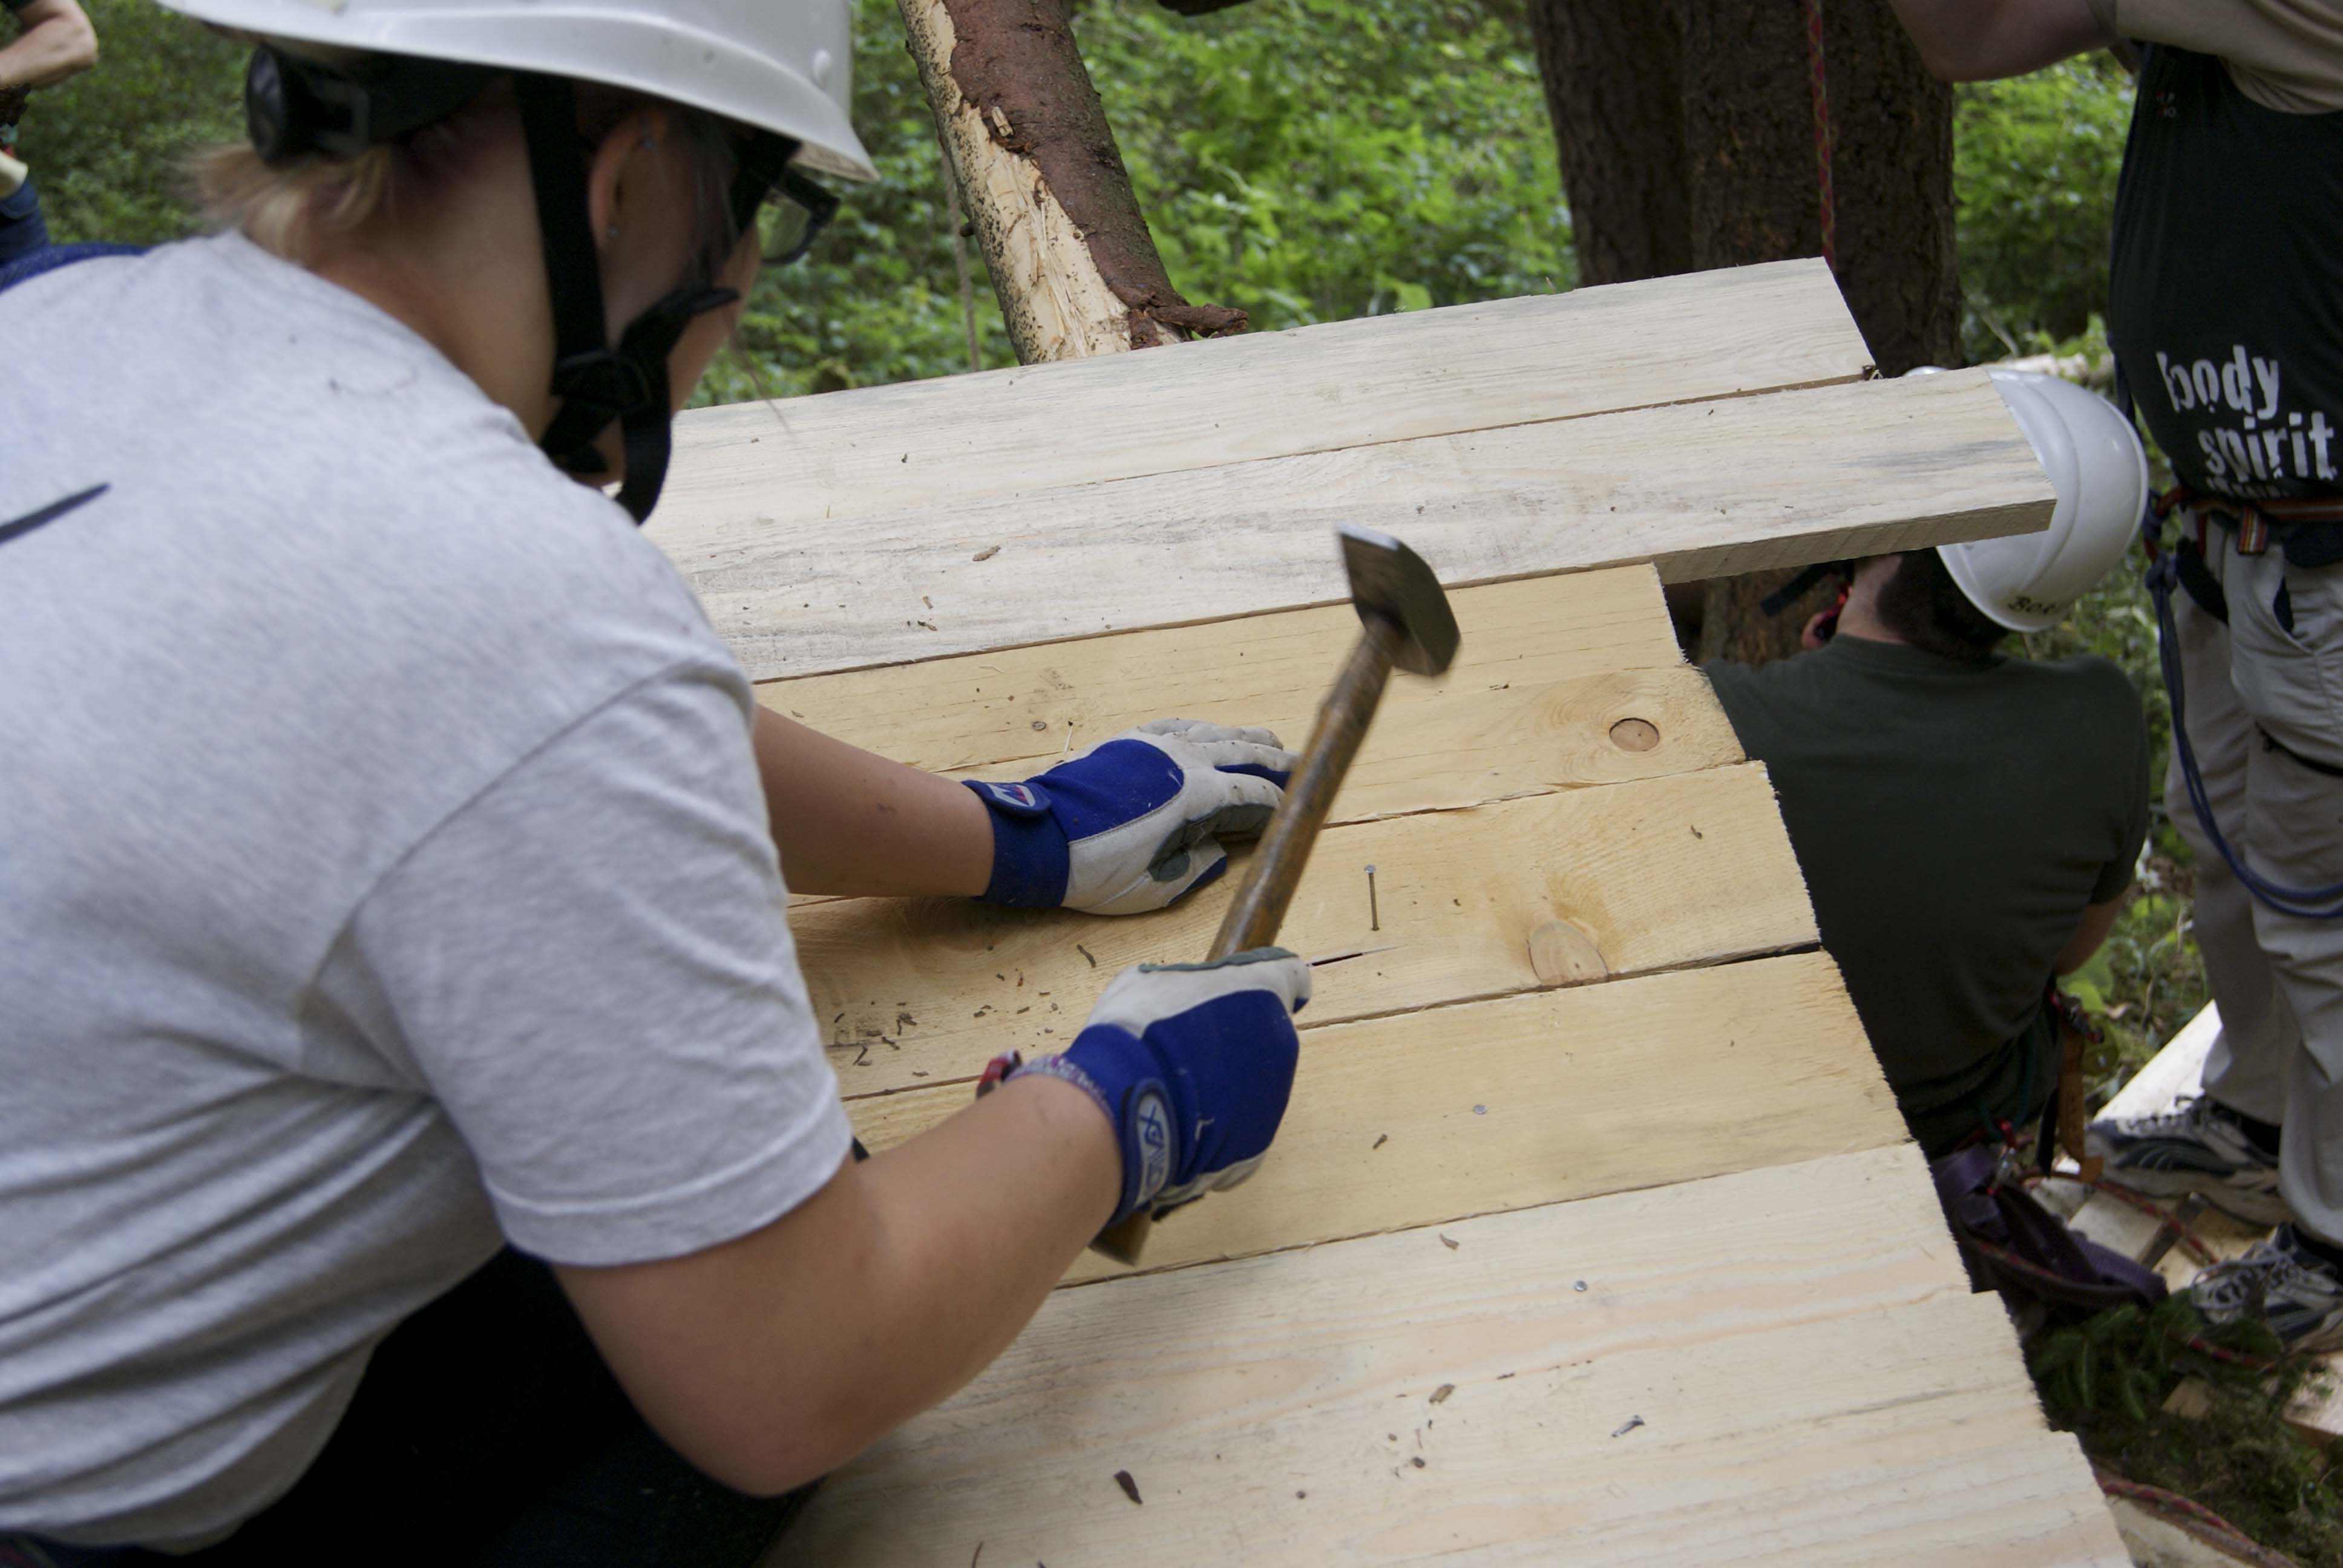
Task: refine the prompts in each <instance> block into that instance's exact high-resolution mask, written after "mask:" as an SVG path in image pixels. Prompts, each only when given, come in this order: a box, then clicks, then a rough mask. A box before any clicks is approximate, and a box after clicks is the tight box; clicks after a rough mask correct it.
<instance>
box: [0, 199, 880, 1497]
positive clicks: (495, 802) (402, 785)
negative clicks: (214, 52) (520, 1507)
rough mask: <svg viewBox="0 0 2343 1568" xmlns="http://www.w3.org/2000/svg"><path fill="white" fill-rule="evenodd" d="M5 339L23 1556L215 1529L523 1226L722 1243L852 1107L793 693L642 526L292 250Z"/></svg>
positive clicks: (6, 1229) (4, 1293)
mask: <svg viewBox="0 0 2343 1568" xmlns="http://www.w3.org/2000/svg"><path fill="white" fill-rule="evenodd" d="M0 344H5V346H6V347H5V353H6V357H7V360H8V364H9V374H8V375H7V376H5V377H0V1237H5V1266H0V1532H5V1531H8V1530H29V1531H34V1532H39V1533H52V1534H55V1535H57V1536H59V1537H61V1538H65V1539H68V1540H78V1541H84V1542H116V1541H142V1542H150V1543H151V1542H186V1541H188V1540H193V1539H199V1538H202V1537H204V1536H206V1535H209V1534H213V1533H217V1532H219V1531H221V1530H223V1529H225V1528H226V1527H228V1526H231V1525H233V1524H234V1523H236V1522H237V1521H239V1520H241V1519H243V1518H246V1517H248V1516H249V1515H250V1514H251V1513H254V1512H256V1510H257V1509H259V1508H260V1507H261V1506H263V1505H265V1504H266V1503H267V1502H269V1501H270V1500H271V1499H272V1498H274V1497H275V1496H276V1495H277V1494H278V1493H281V1492H282V1491H283V1490H284V1489H285V1488H287V1486H289V1485H290V1484H291V1483H293V1482H294V1481H295V1480H296V1479H297V1477H298V1475H299V1473H300V1472H301V1470H302V1469H303V1467H304V1466H305V1465H306V1464H307V1462H308V1461H309V1460H310V1459H311V1458H312V1457H313V1456H314V1455H315V1453H316V1452H317V1449H318V1448H319V1446H321V1445H322V1443H323V1442H324V1441H325V1439H326V1437H327V1435H328V1433H329V1432H331V1430H332V1428H333V1425H334V1423H335V1422H336V1421H337V1419H338V1418H339V1415H340V1413H341V1411H342V1409H343V1408H344V1406H345V1404H346V1403H347V1401H348V1399H349V1396H350V1393H351V1391H352V1390H353V1388H354V1387H355V1385H356V1384H357V1380H358V1377H359V1374H360V1373H361V1372H363V1371H364V1369H365V1365H366V1361H367V1353H368V1352H369V1350H370V1349H371V1347H372V1346H373V1345H374V1343H375V1342H377V1341H378V1340H379V1339H380V1338H381V1337H382V1336H383V1335H384V1334H385V1333H386V1332H388V1331H389V1330H390V1329H391V1327H392V1326H393V1325H395V1324H396V1323H397V1322H399V1320H400V1319H401V1318H403V1317H405V1316H406V1315H407V1314H408V1313H410V1312H414V1311H415V1310H416V1309H417V1308H418V1307H420V1306H422V1305H423V1304H424V1303H425V1302H428V1301H430V1300H431V1299H432V1298H433V1297H435V1296H437V1295H438V1294H439V1293H441V1292H444V1291H446V1290H447V1289H448V1288H449V1287H450V1286H451V1285H453V1284H454V1283H456V1282H458V1280H459V1279H461V1278H462V1277H463V1276H464V1275H465V1274H466V1273H468V1271H471V1270H472V1269H473V1268H475V1267H477V1266H478V1264H479V1263H480V1262H482V1261H484V1260H486V1259H487V1258H488V1256H489V1255H490V1254H491V1253H492V1252H493V1251H495V1250H496V1248H497V1247H498V1245H499V1244H500V1243H501V1242H503V1241H511V1242H512V1243H513V1244H514V1245H516V1246H518V1247H521V1248H525V1249H527V1250H528V1251H531V1252H534V1253H537V1254H538V1255H540V1256H543V1257H546V1258H548V1259H551V1260H554V1261H559V1262H568V1263H580V1264H597V1263H625V1262H633V1261H643V1260H648V1259H654V1258H664V1257H670V1256H675V1255H678V1254H680V1253H685V1252H689V1251H696V1250H698V1249H700V1248H704V1247H707V1246H710V1245H712V1244H715V1243H717V1242H720V1241H727V1240H729V1239H731V1238H733V1237H736V1236H739V1235H742V1234H744V1233H746V1232H748V1231H751V1230H754V1229H756V1228H757V1227H759V1226H760V1225H763V1224H765V1223H767V1222H768V1221H771V1220H773V1219H775V1218H777V1217H778V1216H779V1215H781V1214H783V1213H785V1212H787V1211H789V1210H790V1209H791V1208H793V1207H794V1206H796V1205H797V1204H798V1203H799V1201H802V1200H804V1199H805V1198H806V1197H807V1196H809V1194H810V1193H812V1192H813V1191H815V1190H816V1189H817V1188H819V1187H820V1185H821V1184H822V1183H823V1182H825V1181H828V1180H829V1178H830V1176H831V1175H832V1174H833V1173H834V1172H835V1171H836V1170H837V1168H838V1166H839V1164H840V1161H842V1160H843V1159H844V1158H845V1156H846V1152H847V1147H848V1141H849V1133H848V1128H847V1123H846V1120H845V1116H844V1113H843V1111H842V1110H841V1108H840V1105H839V1102H838V1093H837V1083H836V1080H835V1079H834V1077H833V1076H832V1074H831V1072H830V1069H829V1067H828V1065H827V1063H826V1062H825V1061H824V1060H823V1056H822V1052H821V1047H820V1033H819V1030H817V1028H816V1026H815V1023H814V1020H813V1019H812V1017H811V1016H810V1014H809V1009H808V1004H807V1000H806V993H805V989H804V986H803V983H802V981H801V980H800V979H799V974H798V970H797V962H796V956H795V952H794V950H793V949H792V947H791V945H790V941H789V930H788V927H787V925H786V924H785V921H784V913H785V906H786V899H787V895H786V893H785V891H784V890H783V888H782V884H781V879H780V875H779V867H778V865H777V864H776V861H775V858H774V850H773V846H772V842H771V839H770V835H769V828H768V824H767V819H766V814H765V802H764V799H763V795H762V792H761V789H760V786H759V779H758V775H757V771H756V768H755V764H754V760H753V758H752V755H751V752H750V749H749V728H748V719H749V714H750V712H751V711H752V709H751V706H750V700H751V699H750V695H749V688H748V685H747V683H746V681H745V680H744V678H742V676H741V674H740V671H739V668H738V666H737V665H736V664H735V663H734V661H733V659H732V658H731V657H730V655H729V653H728V652H727V651H726V649H725V648H724V646H723V644H722V643H721V642H719V640H718V639H717V638H716V637H715V635H714V634H713V632H711V631H710V629H709V626H708V624H707V621H706V619H705V618H704V617H703V616H702V614H701V612H700V609H699V605H698V604H697V602H696V601H695V600H694V599H693V598H692V596H691V593H690V591H689V588H686V587H685V586H684V584H683V583H682V582H681V581H680V580H679V578H677V576H676V574H675V572H674V571H673V570H672V569H671V568H669V565H668V563H667V562H666V560H665V559H664V558H662V557H661V556H660V555H659V552H658V551H657V550H656V549H655V548H652V547H651V546H650V545H649V544H648V543H647V542H646V541H645V540H644V539H643V538H641V537H640V536H639V534H638V533H637V532H636V530H635V529H634V528H632V527H631V526H629V524H628V520H627V518H626V516H625V514H623V513H622V512H620V511H619V510H618V508H617V507H616V506H614V505H613V504H612V503H611V502H609V501H608V500H607V499H605V498H603V497H601V496H600V495H598V494H597V493H595V492H594V491H592V490H590V489H588V488H586V487H581V486H579V485H577V484H575V483H573V482H571V481H570V480H568V478H566V477H563V476H561V475H560V474H559V473H558V472H557V471H556V470H555V469H554V468H553V467H551V465H549V464H548V462H547V461H546V460H545V458H544V457H542V456H541V455H540V454H539V453H538V450H537V448H536V447H534V446H532V445H531V444H530V442H529V440H528V436H527V435H526V433H525V432H524V431H523V429H522V428H521V427H520V425H519V424H518V422H517V421H516V420H515V419H514V418H513V417H511V416H510V415H509V414H508V413H507V412H506V411H505V410H503V409H502V408H500V407H497V406H495V405H494V404H492V403H490V402H489V401H488V399H487V398H486V397H483V396H482V395H481V393H480V391H479V390H478V387H475V386H474V385H473V384H472V382H471V381H470V380H469V379H468V378H467V377H464V376H463V375H462V374H461V373H459V372H458V370H457V369H456V368H455V367H453V366H451V365H450V364H449V363H448V362H447V360H446V359H444V358H442V357H440V356H439V354H438V353H437V351H435V350H434V349H433V348H431V347H430V346H428V345H427V344H426V343H425V342H424V341H423V340H422V339H420V338H418V337H416V336H415V335H414V334H413V333H411V332H409V331H408V330H407V328H405V327H402V326H400V325H398V324H397V322H395V321H393V320H392V319H391V318H389V317H387V316H385V315H384V314H382V313H381V312H380V311H377V309H375V308H374V307H371V306H369V305H367V304H366V303H365V302H363V301H361V300H359V299H358V298H357V297H355V296H353V295H350V294H348V293H347V292H345V291H343V290H342V289H340V288H337V287H336V286H332V285H330V284H327V283H326V282H324V281H323V280H321V279H319V278H317V277H315V276H311V275H310V274H308V273H307V272H304V271H301V270H300V269H298V268H297V267H293V266H287V264H285V263H283V262H281V261H278V260H277V259H275V258H273V257H271V256H268V255H266V254H265V253H264V252H262V251H261V250H259V249H258V248H256V246H252V245H251V244H249V243H248V242H246V241H245V240H243V239H242V238H240V237H236V236H226V237H222V238H216V239H210V240H203V241H197V242H193V243H189V244H185V245H177V246H166V247H165V248H163V249H161V250H158V251H156V252H153V253H151V254H149V255H147V256H143V257H139V258H136V259H110V260H103V261H92V262H85V263H82V264H79V265H75V266H68V267H65V268H63V269H61V270H59V271H56V272H53V273H50V274H48V275H46V276H42V277H39V278H36V279H35V280H33V281H32V282H30V283H27V284H25V285H22V286H18V287H16V288H15V289H12V290H10V291H8V292H7V293H5V294H0ZM99 485H103V486H105V487H106V489H105V490H104V491H103V493H101V494H99V495H97V496H96V498H93V499H91V500H89V501H88V502H86V503H85V504H84V505H82V506H80V507H79V508H75V509H73V510H70V511H67V512H65V514H64V515H62V516H59V517H58V518H55V520H54V521H50V522H47V523H45V524H43V525H41V526H39V527H35V528H26V529H18V530H15V532H14V534H13V536H12V535H11V532H10V530H9V529H8V528H7V527H6V525H7V524H9V523H10V522H11V521H14V520H19V519H23V518H26V517H27V516H29V515H30V514H33V513H35V512H36V511H38V510H40V509H42V508H45V507H48V506H50V505H51V504H52V503H55V502H56V501H58V500H60V499H62V498H68V497H71V496H74V495H76V494H79V493H81V492H83V491H85V490H87V489H89V488H91V487H95V486H99Z"/></svg>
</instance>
